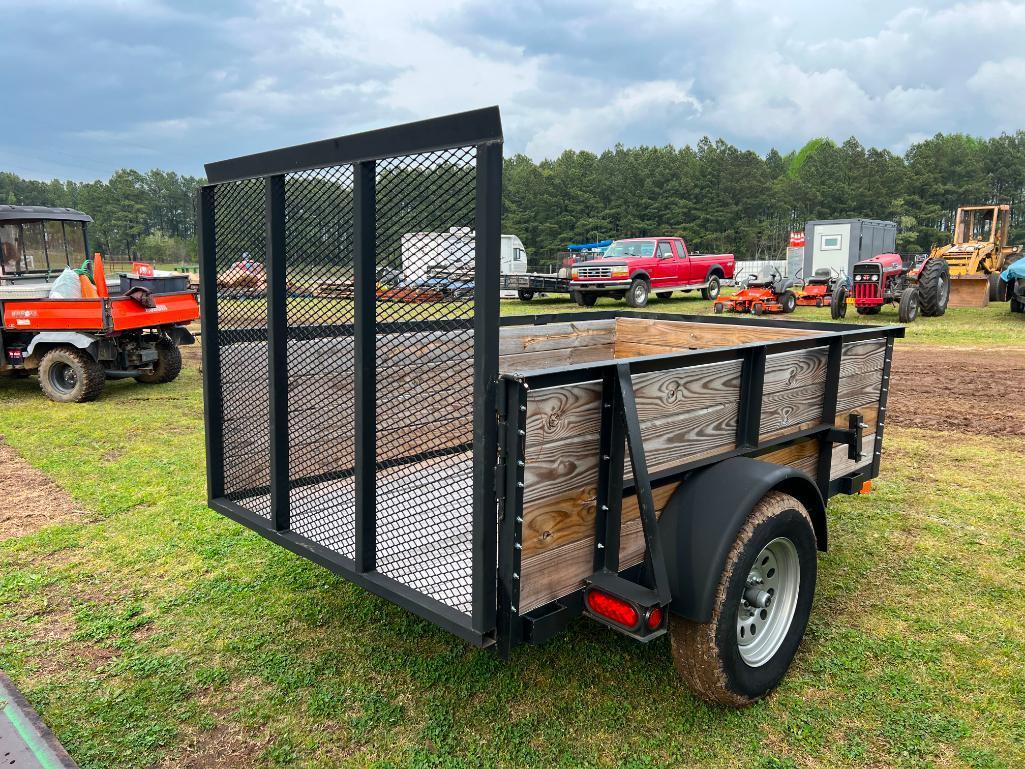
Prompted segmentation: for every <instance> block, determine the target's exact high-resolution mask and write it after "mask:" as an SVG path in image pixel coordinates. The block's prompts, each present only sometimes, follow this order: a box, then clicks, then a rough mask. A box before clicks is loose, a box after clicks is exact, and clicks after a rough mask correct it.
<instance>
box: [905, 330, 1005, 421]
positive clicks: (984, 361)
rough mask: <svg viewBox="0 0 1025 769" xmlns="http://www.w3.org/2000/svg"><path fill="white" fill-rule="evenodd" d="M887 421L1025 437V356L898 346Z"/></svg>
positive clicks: (950, 348) (994, 351)
mask: <svg viewBox="0 0 1025 769" xmlns="http://www.w3.org/2000/svg"><path fill="white" fill-rule="evenodd" d="M888 407H889V408H888V413H887V419H886V423H887V424H890V425H900V426H901V427H919V428H923V429H926V430H945V431H949V432H958V433H969V434H972V435H1020V436H1025V353H1023V352H1022V351H1021V350H1018V349H1013V348H1012V349H1008V350H983V349H977V350H970V349H965V348H961V347H957V348H955V347H922V346H911V345H907V346H904V345H898V346H897V348H896V349H895V350H894V353H893V369H892V381H891V389H890V397H889V403H888Z"/></svg>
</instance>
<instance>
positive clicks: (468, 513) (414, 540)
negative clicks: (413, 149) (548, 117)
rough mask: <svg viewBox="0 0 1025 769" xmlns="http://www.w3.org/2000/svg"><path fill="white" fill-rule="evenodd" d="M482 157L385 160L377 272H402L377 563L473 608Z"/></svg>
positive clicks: (386, 403) (458, 153)
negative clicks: (410, 327)
mask: <svg viewBox="0 0 1025 769" xmlns="http://www.w3.org/2000/svg"><path fill="white" fill-rule="evenodd" d="M475 161H476V151H475V150H474V149H473V148H462V149H455V150H447V151H444V152H434V153H428V154H422V155H415V156H406V157H401V158H390V159H388V160H385V161H382V162H380V163H378V166H377V171H378V173H377V266H378V273H379V274H383V275H393V274H397V273H401V280H400V281H399V282H398V288H392V289H390V290H386V291H384V292H382V293H381V294H380V299H379V301H378V307H377V320H378V338H377V382H378V384H377V465H378V468H379V471H378V485H377V517H378V532H377V568H378V570H379V571H381V572H383V573H384V574H387V575H389V576H391V577H394V578H395V579H398V580H400V581H402V582H404V583H406V584H407V585H409V586H410V587H413V588H415V589H417V590H421V591H422V592H425V593H428V594H430V595H432V596H434V597H435V598H437V599H439V600H441V601H443V602H445V603H447V604H449V605H451V606H454V607H456V608H459V609H461V610H463V611H466V612H469V611H470V603H471V592H472V591H471V587H472V586H471V571H470V564H471V556H472V552H471V534H472V518H473V504H472V493H473V480H472V473H473V453H472V450H471V446H470V443H471V441H472V439H473V343H474V340H473V330H472V327H469V321H471V320H472V318H473V312H474V307H473V278H474V275H473V268H474V254H475V230H476V227H475V224H476V223H475V220H474V214H475V202H476V173H475V168H476V163H475ZM460 321H462V322H460ZM396 322H406V323H408V322H415V323H417V330H416V331H415V332H405V331H398V332H396V331H391V330H389V324H392V323H396Z"/></svg>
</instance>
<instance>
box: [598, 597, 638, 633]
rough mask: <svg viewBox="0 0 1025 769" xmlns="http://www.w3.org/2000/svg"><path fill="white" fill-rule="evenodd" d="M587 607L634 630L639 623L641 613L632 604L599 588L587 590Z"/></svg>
mask: <svg viewBox="0 0 1025 769" xmlns="http://www.w3.org/2000/svg"><path fill="white" fill-rule="evenodd" d="M587 608H588V609H590V610H591V611H593V612H594V613H595V614H597V615H599V616H601V617H604V618H605V619H607V620H609V621H611V622H615V623H616V624H617V625H622V626H623V627H625V628H627V629H629V630H634V629H636V628H637V626H638V625H640V624H641V615H640V614H639V613H638V611H637V609H636V608H634V606H633V604H631V603H630V602H629V601H624V600H623V599H622V598H616V597H615V596H612V595H609V594H608V593H603V592H602V591H601V590H593V589H592V590H589V591H588V592H587Z"/></svg>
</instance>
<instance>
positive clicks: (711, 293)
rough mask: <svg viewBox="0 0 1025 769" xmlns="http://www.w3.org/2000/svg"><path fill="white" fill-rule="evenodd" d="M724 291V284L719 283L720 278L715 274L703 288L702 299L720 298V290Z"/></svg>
mask: <svg viewBox="0 0 1025 769" xmlns="http://www.w3.org/2000/svg"><path fill="white" fill-rule="evenodd" d="M720 291H722V285H721V284H720V283H719V278H718V276H716V275H713V276H712V277H710V278H709V279H708V285H707V286H706V287H705V288H703V289H701V298H702V299H718V298H719V292H720Z"/></svg>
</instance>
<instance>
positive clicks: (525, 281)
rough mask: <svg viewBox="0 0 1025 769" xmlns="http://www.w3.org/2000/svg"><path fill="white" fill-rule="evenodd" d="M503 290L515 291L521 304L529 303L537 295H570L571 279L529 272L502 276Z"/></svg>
mask: <svg viewBox="0 0 1025 769" xmlns="http://www.w3.org/2000/svg"><path fill="white" fill-rule="evenodd" d="M502 290H503V291H515V292H516V296H517V298H518V299H519V300H520V301H521V302H529V301H530V300H531V299H533V298H534V297H535V296H536V295H537V294H569V293H570V290H569V278H560V277H559V276H558V275H543V274H541V273H537V272H527V273H521V274H518V275H502Z"/></svg>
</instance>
